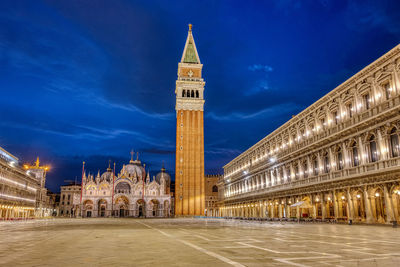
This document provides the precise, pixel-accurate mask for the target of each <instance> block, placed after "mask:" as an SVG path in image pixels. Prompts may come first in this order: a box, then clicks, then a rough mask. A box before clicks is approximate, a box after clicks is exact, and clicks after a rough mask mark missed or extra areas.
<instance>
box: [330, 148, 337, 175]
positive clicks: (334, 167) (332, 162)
mask: <svg viewBox="0 0 400 267" xmlns="http://www.w3.org/2000/svg"><path fill="white" fill-rule="evenodd" d="M328 155H329V170H330V171H331V172H332V171H336V170H337V168H338V166H337V165H336V163H335V155H333V152H332V148H331V147H329V150H328Z"/></svg>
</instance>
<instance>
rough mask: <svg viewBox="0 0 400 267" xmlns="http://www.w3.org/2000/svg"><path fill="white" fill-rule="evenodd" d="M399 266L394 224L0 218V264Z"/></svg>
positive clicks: (399, 230)
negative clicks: (5, 219) (14, 220)
mask: <svg viewBox="0 0 400 267" xmlns="http://www.w3.org/2000/svg"><path fill="white" fill-rule="evenodd" d="M82 265H84V266H363V267H364V266H400V228H391V227H385V226H360V225H352V226H349V225H336V224H297V223H278V222H263V223H260V222H240V221H229V220H223V219H183V218H182V219H130V218H126V219H116V218H87V219H48V220H36V221H26V222H1V223H0V266H82Z"/></svg>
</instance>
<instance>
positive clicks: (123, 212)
mask: <svg viewBox="0 0 400 267" xmlns="http://www.w3.org/2000/svg"><path fill="white" fill-rule="evenodd" d="M115 205H116V207H117V213H118V215H119V217H126V216H128V215H129V209H128V207H129V200H128V198H127V197H126V196H119V197H118V198H117V199H116V200H115Z"/></svg>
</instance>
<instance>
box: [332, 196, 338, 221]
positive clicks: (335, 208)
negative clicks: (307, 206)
mask: <svg viewBox="0 0 400 267" xmlns="http://www.w3.org/2000/svg"><path fill="white" fill-rule="evenodd" d="M332 196H333V212H334V214H335V219H337V218H338V215H339V209H338V202H337V198H336V192H335V190H333V194H332Z"/></svg>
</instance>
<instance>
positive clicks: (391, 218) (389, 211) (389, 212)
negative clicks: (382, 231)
mask: <svg viewBox="0 0 400 267" xmlns="http://www.w3.org/2000/svg"><path fill="white" fill-rule="evenodd" d="M383 192H384V196H385V204H386V223H390V222H392V221H394V220H395V219H394V218H395V217H394V213H393V206H392V196H391V195H390V194H389V191H388V188H387V185H386V184H385V185H384V186H383Z"/></svg>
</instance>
